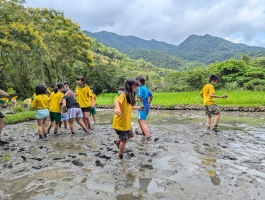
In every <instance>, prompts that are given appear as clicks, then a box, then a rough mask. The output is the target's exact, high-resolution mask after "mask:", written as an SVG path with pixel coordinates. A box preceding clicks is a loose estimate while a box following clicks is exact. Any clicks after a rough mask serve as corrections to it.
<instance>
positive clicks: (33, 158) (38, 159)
mask: <svg viewBox="0 0 265 200" xmlns="http://www.w3.org/2000/svg"><path fill="white" fill-rule="evenodd" d="M30 159H32V160H37V161H42V160H43V159H44V158H38V157H32V158H30Z"/></svg>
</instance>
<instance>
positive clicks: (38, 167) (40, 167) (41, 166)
mask: <svg viewBox="0 0 265 200" xmlns="http://www.w3.org/2000/svg"><path fill="white" fill-rule="evenodd" d="M45 167H48V165H38V166H35V165H34V166H32V168H33V169H43V168H45Z"/></svg>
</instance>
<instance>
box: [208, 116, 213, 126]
mask: <svg viewBox="0 0 265 200" xmlns="http://www.w3.org/2000/svg"><path fill="white" fill-rule="evenodd" d="M211 120H212V116H211V115H208V116H207V128H210V127H211Z"/></svg>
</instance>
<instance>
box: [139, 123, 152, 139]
mask: <svg viewBox="0 0 265 200" xmlns="http://www.w3.org/2000/svg"><path fill="white" fill-rule="evenodd" d="M140 126H141V128H142V130H143V132H144V135H145V137H147V138H150V132H149V129H148V127H147V124H146V120H140Z"/></svg>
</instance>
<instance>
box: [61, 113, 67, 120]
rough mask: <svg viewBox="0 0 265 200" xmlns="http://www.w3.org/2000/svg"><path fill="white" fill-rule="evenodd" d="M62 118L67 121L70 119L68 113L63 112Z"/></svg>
mask: <svg viewBox="0 0 265 200" xmlns="http://www.w3.org/2000/svg"><path fill="white" fill-rule="evenodd" d="M61 120H62V121H67V120H68V116H67V113H62V114H61Z"/></svg>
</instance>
